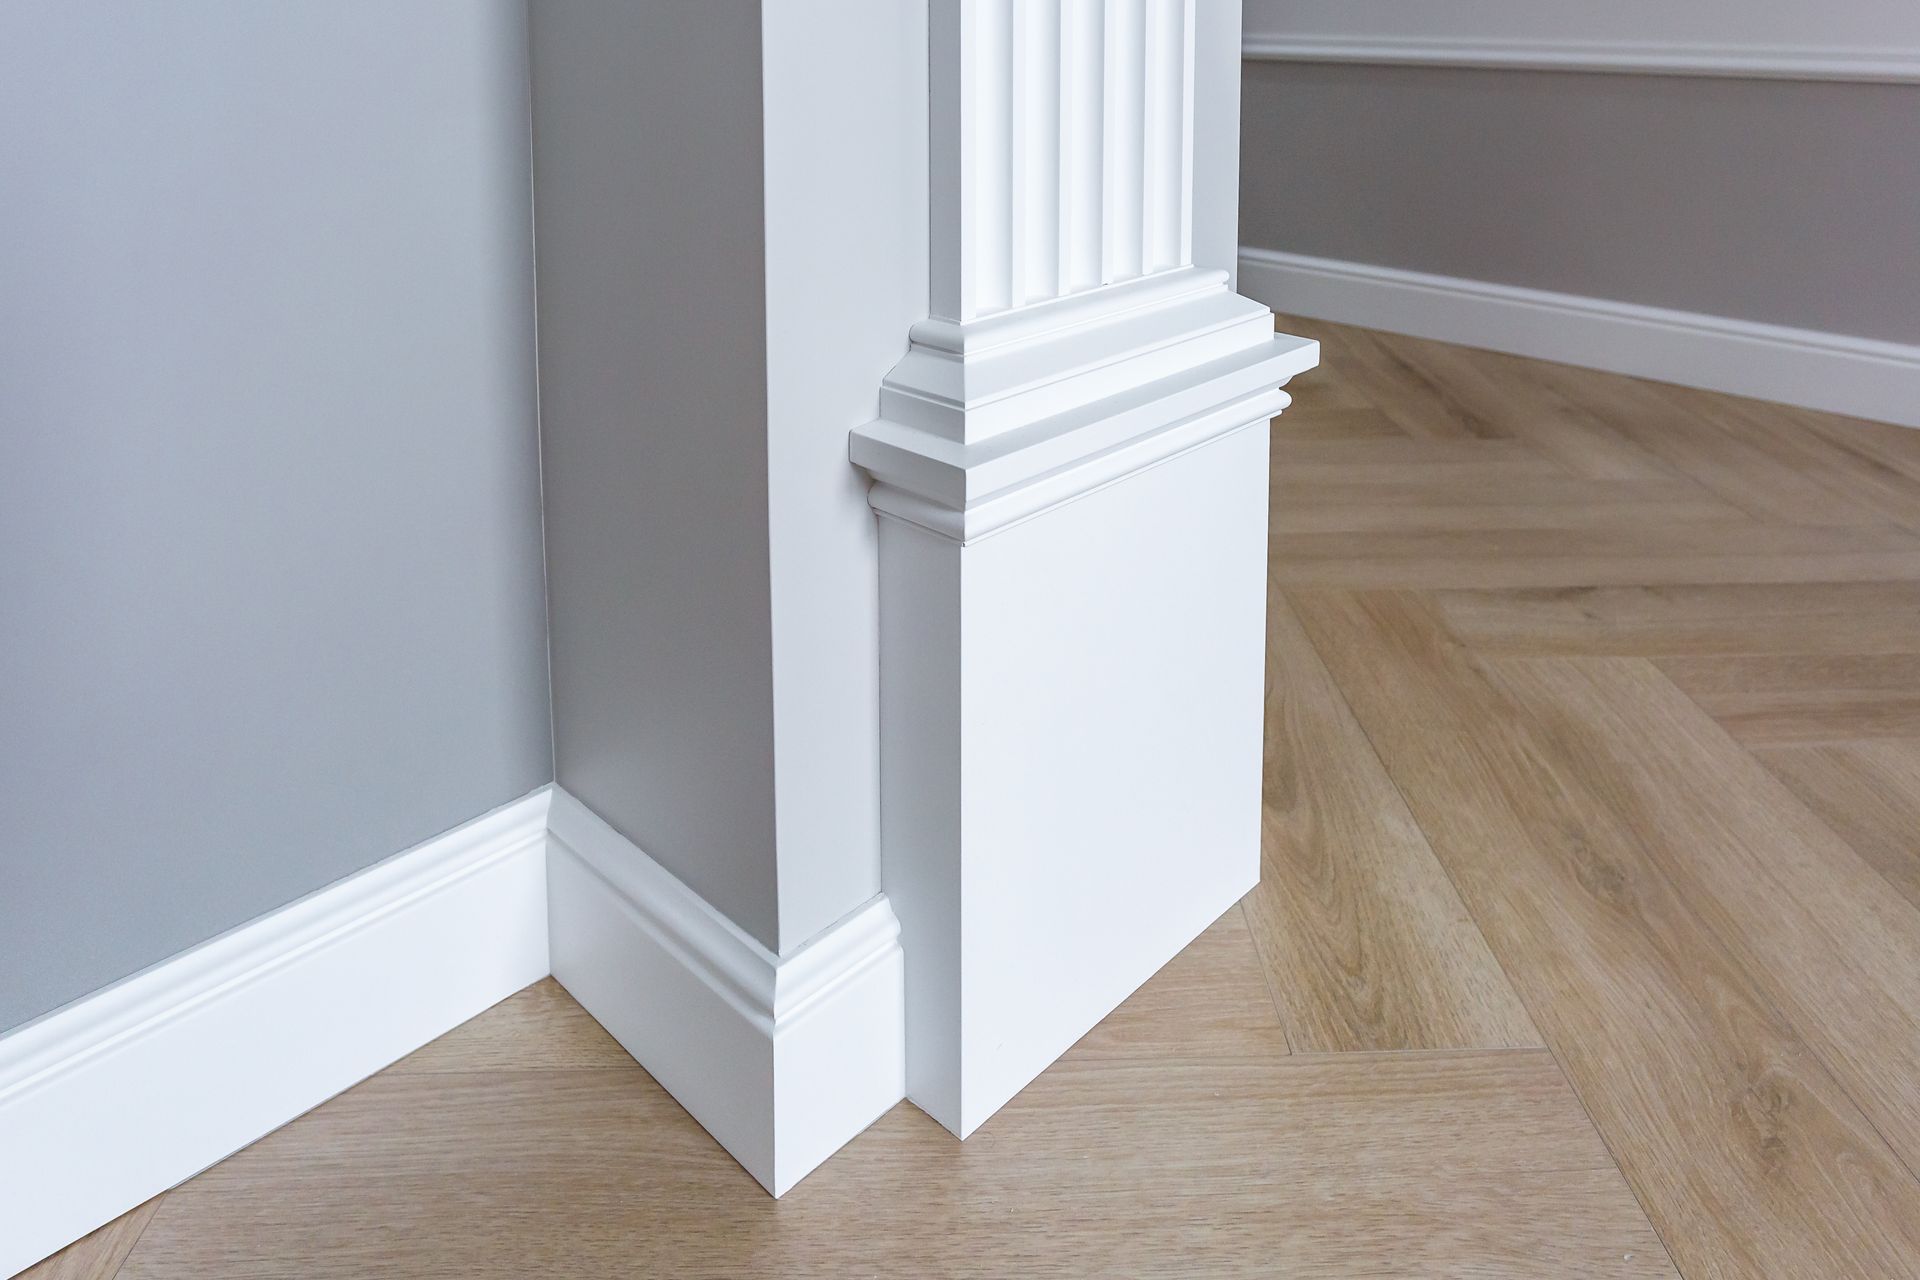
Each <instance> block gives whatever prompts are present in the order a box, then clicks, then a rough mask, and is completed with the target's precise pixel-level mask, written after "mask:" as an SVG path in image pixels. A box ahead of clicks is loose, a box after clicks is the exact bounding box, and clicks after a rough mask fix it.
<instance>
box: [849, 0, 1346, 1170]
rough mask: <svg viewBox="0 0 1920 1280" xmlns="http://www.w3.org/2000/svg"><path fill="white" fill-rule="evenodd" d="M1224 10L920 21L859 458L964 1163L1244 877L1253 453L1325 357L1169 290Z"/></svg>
mask: <svg viewBox="0 0 1920 1280" xmlns="http://www.w3.org/2000/svg"><path fill="white" fill-rule="evenodd" d="M1221 2H1223V0H931V2H930V9H929V44H930V51H929V53H930V61H929V77H930V89H931V95H932V101H931V120H932V136H931V162H930V174H929V185H930V199H931V214H932V216H931V227H932V244H931V246H930V280H929V292H930V302H929V310H930V312H931V314H930V315H929V317H928V318H927V319H926V320H924V321H922V322H921V323H919V324H916V325H914V326H913V328H912V329H911V331H910V334H909V338H910V342H909V350H908V353H907V355H906V356H905V358H904V359H902V360H901V362H900V363H899V364H898V365H897V366H896V367H895V368H894V370H893V372H892V373H891V374H890V375H889V376H888V377H887V379H886V380H885V382H884V383H883V385H882V387H881V392H880V414H881V416H880V418H879V419H878V420H876V421H874V422H871V423H868V424H866V425H865V426H862V427H860V428H858V429H857V430H855V431H854V433H853V438H852V444H851V456H852V458H853V460H854V461H855V462H856V463H857V464H858V465H859V466H861V467H862V468H864V469H865V470H866V472H867V473H868V474H869V475H870V476H871V477H872V479H873V482H874V483H873V488H872V490H871V493H870V495H869V502H870V503H871V505H872V507H873V509H874V510H875V511H876V512H877V513H878V514H879V516H880V517H881V519H880V613H881V622H880V636H881V640H880V644H881V652H880V680H881V844H882V858H883V875H884V881H885V885H886V890H887V894H888V897H889V899H890V900H891V901H892V903H893V906H894V909H895V911H896V913H897V914H898V916H899V918H900V921H901V928H902V940H903V944H904V947H905V950H906V956H907V1088H908V1093H909V1096H910V1097H911V1098H912V1099H913V1100H914V1101H915V1102H916V1103H918V1104H919V1105H920V1106H921V1107H922V1108H923V1109H925V1110H926V1111H928V1112H929V1113H930V1114H931V1115H933V1116H934V1117H935V1118H936V1119H937V1120H939V1121H940V1122H941V1123H942V1124H944V1125H946V1126H947V1127H948V1128H949V1129H952V1130H953V1131H954V1132H955V1133H957V1134H959V1135H960V1136H962V1137H964V1136H966V1135H967V1134H968V1133H969V1132H971V1131H972V1130H973V1129H974V1128H975V1127H977V1126H978V1125H979V1124H980V1123H981V1122H982V1121H984V1120H985V1119H986V1118H987V1117H989V1116H990V1115H992V1114H993V1112H994V1111H996V1110H997V1109H998V1108H999V1107H1000V1106H1001V1105H1002V1104H1004V1103H1005V1102H1006V1101H1007V1100H1008V1099H1009V1098H1011V1097H1012V1096H1013V1095H1014V1094H1015V1093H1016V1092H1018V1091H1019V1089H1020V1088H1022V1087H1023V1086H1024V1085H1025V1084H1026V1083H1027V1082H1028V1081H1030V1080H1031V1079H1032V1078H1033V1077H1034V1076H1035V1075H1037V1074H1038V1073H1039V1072H1040V1071H1041V1070H1043V1069H1044V1068H1045V1067H1046V1066H1047V1064H1048V1063H1050V1062H1052V1061H1053V1059H1054V1058H1055V1057H1057V1056H1058V1055H1059V1054H1060V1053H1061V1052H1062V1051H1064V1050H1065V1049H1066V1048H1067V1047H1068V1046H1070V1045H1071V1044H1072V1043H1073V1041H1074V1040H1076V1039H1077V1038H1078V1037H1079V1036H1081V1035H1082V1034H1084V1033H1085V1032H1086V1031H1087V1030H1088V1029H1089V1028H1090V1027H1091V1026H1092V1025H1093V1024H1094V1023H1095V1022H1097V1021H1098V1020H1099V1019H1100V1018H1101V1017H1103V1016H1105V1014H1107V1013H1108V1012H1109V1011H1110V1010H1111V1009H1112V1008H1113V1007H1114V1006H1115V1005H1117V1004H1118V1003H1119V1002H1120V1001H1121V1000H1123V999H1124V998H1125V997H1126V996H1127V995H1128V994H1129V993H1131V992H1132V991H1133V990H1134V989H1135V988H1136V987H1137V986H1138V985H1139V984H1140V983H1141V982H1143V981H1144V980H1145V979H1146V978H1147V977H1149V976H1150V975H1151V974H1152V973H1153V972H1154V971H1155V970H1156V969H1158V968H1159V967H1160V965H1162V964H1164V963H1165V962H1166V961H1167V960H1168V959H1169V958H1171V957H1172V956H1173V955H1174V954H1175V953H1176V952H1177V951H1179V950H1180V948H1181V947H1183V946H1185V945H1186V943H1187V942H1189V941H1190V940H1192V939H1193V938H1194V937H1195V936H1197V935H1198V934H1199V933H1200V931H1201V930H1202V929H1204V928H1205V927H1206V926H1207V924H1208V923H1209V922H1211V921H1212V920H1213V919H1214V918H1215V917H1216V916H1218V915H1219V914H1220V913H1221V912H1222V911H1224V910H1225V909H1226V908H1227V907H1229V906H1231V905H1232V904H1233V903H1234V902H1235V901H1236V900H1237V899H1238V898H1239V897H1240V896H1241V895H1242V894H1243V893H1245V892H1246V891H1247V890H1248V889H1249V888H1251V887H1252V885H1253V884H1254V882H1255V880H1256V879H1257V877H1258V868H1259V801H1260V751H1261V703H1262V681H1263V674H1262V638H1263V634H1264V613H1265V598H1266V597H1265V581H1266V577H1265V566H1266V459H1267V435H1266V423H1267V420H1268V419H1269V418H1270V417H1272V416H1273V415H1274V414H1276V413H1278V412H1279V411H1280V410H1281V409H1282V408H1283V407H1284V406H1285V405H1286V403H1287V397H1286V395H1285V393H1284V392H1282V391H1281V390H1280V389H1279V388H1280V386H1281V384H1283V383H1285V382H1286V381H1287V379H1288V378H1290V377H1291V376H1292V375H1293V374H1295V373H1298V372H1300V371H1301V370H1303V369H1306V368H1309V367H1311V366H1312V365H1313V364H1314V363H1315V362H1316V360H1317V358H1318V348H1317V346H1316V344H1314V343H1312V342H1308V341H1304V340H1301V339H1296V338H1288V337H1284V336H1277V335H1275V333H1274V331H1273V319H1272V315H1271V313H1270V312H1269V311H1268V310H1267V309H1266V308H1265V307H1262V306H1260V305H1258V304H1256V303H1253V302H1251V301H1248V300H1247V299H1245V298H1241V297H1239V296H1237V295H1235V294H1234V293H1232V292H1231V290H1230V289H1229V288H1228V284H1227V275H1226V272H1225V271H1223V270H1218V269H1206V268H1202V267H1196V266H1195V265H1193V222H1194V206H1193V201H1194V197H1195V190H1194V166H1193V155H1194V135H1193V128H1194V107H1193V102H1194V89H1195V83H1196V77H1197V76H1198V75H1200V74H1206V73H1210V74H1215V75H1226V76H1237V75H1238V74H1239V68H1238V66H1237V64H1228V65H1223V66H1219V67H1199V66H1197V65H1196V55H1195V49H1196V43H1195V22H1196V13H1195V6H1196V3H1200V4H1216V3H1221ZM1205 194H1206V195H1207V197H1208V198H1222V195H1223V194H1224V196H1225V198H1228V199H1230V198H1231V193H1230V192H1228V193H1220V192H1208V193H1205Z"/></svg>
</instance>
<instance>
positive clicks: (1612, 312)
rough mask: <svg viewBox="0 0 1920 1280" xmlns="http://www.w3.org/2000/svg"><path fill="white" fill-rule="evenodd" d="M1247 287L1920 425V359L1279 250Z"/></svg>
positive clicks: (1839, 338) (1350, 318) (1244, 260)
mask: <svg viewBox="0 0 1920 1280" xmlns="http://www.w3.org/2000/svg"><path fill="white" fill-rule="evenodd" d="M1239 288H1240V291H1241V292H1242V293H1244V294H1246V295H1247V296H1249V297H1252V298H1257V299H1259V300H1260V301H1261V302H1264V303H1266V304H1267V305H1268V306H1270V307H1272V308H1273V309H1274V310H1275V311H1278V312H1281V313H1282V314H1292V315H1300V316H1310V317H1313V318H1315V319H1320V320H1332V321H1335V322H1338V323H1340V324H1353V325H1362V326H1365V327H1367V328H1374V329H1385V330H1388V331H1390V332H1393V333H1406V334H1412V335H1414V336H1415V337H1421V338H1434V339H1438V340H1440V341H1443V342H1458V343H1463V344H1465V345H1467V346H1472V347H1487V348H1490V349H1492V350H1495V351H1505V352H1510V353H1512V354H1514V355H1522V356H1531V357H1534V358H1536V359H1541V360H1557V361H1560V362H1562V363H1565V364H1575V365H1582V366H1585V367H1587V368H1592V369H1605V370H1608V371H1610V372H1613V373H1626V374H1632V375H1634V376H1636V377H1642V378H1654V379H1658V380H1660V381H1662V382H1676V383H1679V384H1681V385H1683V386H1689V387H1702V388H1705V389H1707V390H1711V391H1728V392H1732V393H1734V394H1736V395H1743V396H1753V397H1756V398H1758V399H1762V400H1778V401H1782V402H1784V403H1786V404H1797V405H1803V406H1805V407H1807V408H1811V409H1823V410H1826V411H1828V412H1830V413H1844V414H1850V415H1852V416H1855V417H1860V418H1872V419H1876V420H1878V421H1882V422H1895V423H1899V424H1900V425H1902V426H1908V427H1916V426H1920V346H1911V345H1907V344H1903V343H1894V342H1881V341H1877V340H1875V339H1871V338H1855V337H1848V336H1844V335H1840V334H1832V333H1823V332H1820V331H1817V330H1812V329H1793V328H1788V327H1786V326H1783V325H1770V324H1757V323H1754V322H1752V321H1747V320H1732V319H1728V318H1726V317H1723V316H1710V315H1701V314H1698V313H1695V312H1689V311H1670V310H1666V309H1664V308H1660V307H1647V306H1640V305H1638V304H1635V303H1626V302H1612V301H1608V300H1606V299H1603V298H1587V297H1581V296H1579V295H1576V294H1567V293H1550V292H1547V291H1545V290H1540V289H1521V288H1516V287H1514V286H1511V285H1499V284H1488V283H1486V282H1484V281H1480V280H1466V279H1462V278H1460V277H1457V276H1440V275H1429V274H1426V273H1424V272H1419V271H1403V270H1400V269H1398V268H1394V267H1376V266H1371V265H1368V264H1366V263H1359V262H1343V261H1338V260H1335V259H1331V258H1313V257H1308V256H1306V255H1304V254H1296V253H1280V252H1277V251H1275V250H1271V249H1255V248H1247V247H1243V248H1242V249H1241V250H1240V277H1239Z"/></svg>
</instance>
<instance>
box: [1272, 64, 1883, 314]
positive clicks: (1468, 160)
mask: <svg viewBox="0 0 1920 1280" xmlns="http://www.w3.org/2000/svg"><path fill="white" fill-rule="evenodd" d="M1242 96H1243V106H1244V115H1243V122H1242V138H1241V145H1242V150H1241V155H1242V161H1241V240H1242V243H1244V244H1247V245H1251V246H1257V247H1261V248H1268V249H1279V250H1285V251H1288V252H1293V253H1305V254H1312V255H1316V256H1320V257H1328V258H1341V259H1348V260H1352V261H1358V262H1366V263H1374V264H1378V265H1384V266H1391V267H1403V268H1409V269H1412V270H1418V271H1429V272H1436V273H1439V274H1443V275H1456V276H1465V277H1468V278H1471V279H1476V280H1488V281H1493V282H1496V283H1500V284H1512V285H1523V286H1529V287H1532V288H1539V289H1551V290H1558V291H1561V292H1566V293H1574V294H1585V295H1590V296H1594V297H1600V298H1611V299H1617V300H1621V301H1626V302H1637V303H1645V304H1650V305H1654V306H1662V307H1673V308H1678V309H1681V310H1687V311H1699V312H1706V313H1708V314H1712V315H1721V316H1732V317H1737V318H1740V319H1745V320H1757V321H1765V322H1770V323H1775V324H1784V325H1795V326H1800V327H1805V328H1810V329H1823V330H1829V331H1833V332H1838V333H1844V334H1852V335H1857V336H1863V337H1869V338H1881V339H1886V340H1891V341H1900V342H1920V304H1917V303H1916V299H1920V86H1914V85H1875V84H1839V83H1814V82H1793V81H1782V80H1735V79H1719V78H1701V77H1694V78H1683V77H1668V76H1648V75H1609V74H1580V73H1552V72H1537V71H1498V70H1494V71H1487V70H1465V69H1460V70H1456V69H1451V68H1419V67H1384V66H1357V65H1355V66H1348V65H1314V64H1305V63H1275V62H1248V63H1247V64H1246V67H1245V80H1244V85H1243V88H1242Z"/></svg>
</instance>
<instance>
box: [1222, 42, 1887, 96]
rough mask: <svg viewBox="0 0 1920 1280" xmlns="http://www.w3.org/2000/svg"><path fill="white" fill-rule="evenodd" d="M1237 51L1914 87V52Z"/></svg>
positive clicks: (1748, 48)
mask: <svg viewBox="0 0 1920 1280" xmlns="http://www.w3.org/2000/svg"><path fill="white" fill-rule="evenodd" d="M1242 50H1243V53H1244V56H1245V57H1246V58H1247V59H1248V60H1249V61H1258V62H1335V63H1359V64H1368V65H1380V66H1424V67H1458V68H1476V69H1482V70H1499V71H1582V72H1601V73H1612V74H1634V75H1664V76H1719V77H1733V78H1738V79H1766V80H1841V81H1852V82H1856V83H1867V84H1920V49H1898V48H1895V49H1849V48H1823V47H1821V46H1817V45H1805V46H1762V45H1739V44H1659V43H1648V44H1627V43H1613V42H1603V41H1581V40H1493V39H1466V38H1451V37H1448V38H1440V37H1385V36H1371V35H1280V34H1269V35H1263V34H1259V33H1255V32H1249V33H1248V34H1247V36H1246V37H1245V40H1244V41H1243V44H1242Z"/></svg>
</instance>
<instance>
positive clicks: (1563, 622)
mask: <svg viewBox="0 0 1920 1280" xmlns="http://www.w3.org/2000/svg"><path fill="white" fill-rule="evenodd" d="M1434 599H1435V601H1436V603H1437V604H1438V606H1439V610H1440V613H1441V616H1442V617H1443V618H1444V619H1445V621H1446V624H1447V626H1448V628H1449V629H1450V630H1451V631H1452V632H1453V633H1454V634H1455V635H1457V636H1458V637H1459V638H1460V639H1461V640H1462V641H1464V642H1465V643H1466V644H1467V645H1468V646H1469V647H1471V648H1472V649H1473V650H1474V651H1475V652H1477V653H1493V654H1518V655H1526V654H1537V655H1548V654H1565V655H1573V654H1586V655H1591V656H1596V657H1598V656H1617V657H1668V656H1673V657H1680V656H1686V655H1694V654H1712V655H1721V654H1768V653H1787V654H1797V655H1830V654H1859V653H1868V654H1872V653H1900V652H1908V653H1914V652H1920V582H1898V581H1896V582H1785V583H1767V584H1761V585H1752V586H1703V585H1699V584H1691V583H1679V584H1673V585H1668V586H1657V587H1655V586H1613V587H1595V586H1561V587H1546V588H1540V589H1534V590H1522V591H1441V592H1436V593H1434Z"/></svg>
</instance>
